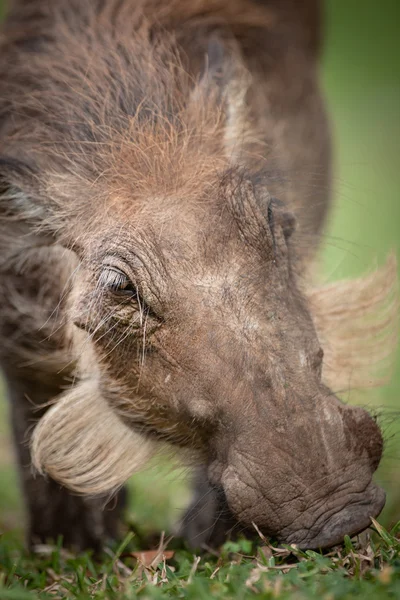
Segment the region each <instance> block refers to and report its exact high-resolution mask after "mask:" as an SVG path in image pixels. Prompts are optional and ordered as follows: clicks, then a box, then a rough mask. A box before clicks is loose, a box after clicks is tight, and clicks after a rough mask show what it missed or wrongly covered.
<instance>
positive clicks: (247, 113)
mask: <svg viewBox="0 0 400 600" xmlns="http://www.w3.org/2000/svg"><path fill="white" fill-rule="evenodd" d="M319 18H320V17H319V3H318V2H316V1H313V0H302V1H295V0H285V1H283V0H282V1H279V2H278V1H277V0H265V1H264V2H261V1H260V2H256V1H255V0H232V1H231V2H229V3H228V2H223V1H222V0H196V1H194V2H186V1H185V2H183V1H182V0H179V1H178V0H175V1H173V2H164V1H162V0H140V1H139V0H138V1H136V2H134V1H133V0H124V1H122V2H117V0H90V1H88V2H85V3H82V2H78V0H68V1H66V2H65V1H63V2H61V0H57V1H54V2H47V1H45V0H31V1H30V2H28V1H23V0H20V1H19V2H17V3H16V4H15V7H14V10H13V11H12V12H11V15H10V17H9V19H8V21H7V25H6V27H5V29H4V33H3V36H2V39H1V45H2V49H1V55H2V58H1V62H0V77H1V78H2V82H3V84H2V85H3V87H2V92H1V97H0V177H1V182H2V183H1V187H2V190H1V191H2V195H1V199H0V211H1V212H0V214H1V221H0V249H1V250H2V254H1V256H2V259H1V263H0V269H1V273H2V282H1V286H0V302H1V314H0V333H1V336H2V339H3V340H4V346H3V348H4V350H3V352H2V363H3V366H4V370H5V373H6V377H7V380H8V384H9V387H10V390H11V392H12V395H13V406H14V409H13V410H14V413H15V416H14V423H15V431H16V439H17V441H18V442H20V443H21V441H22V440H23V439H24V438H25V436H26V434H27V428H28V424H29V423H30V419H31V416H30V412H31V410H29V409H28V406H27V400H26V397H27V396H29V390H30V386H33V387H32V390H34V393H33V397H31V398H30V401H31V403H33V404H36V405H38V406H39V407H40V414H42V413H44V416H42V418H41V420H40V422H39V425H38V426H37V428H36V429H35V432H34V434H33V437H32V445H31V448H32V459H33V462H34V464H35V466H36V467H37V469H38V470H39V471H41V472H42V473H48V474H49V475H50V476H51V477H53V478H54V479H55V480H57V481H60V482H61V483H63V484H64V485H65V486H67V487H68V488H69V489H72V490H75V491H77V492H80V493H86V494H99V493H104V492H109V491H110V490H115V489H116V488H118V487H119V486H120V485H121V484H122V483H123V482H124V481H125V480H126V478H127V477H128V476H129V475H130V474H131V473H132V472H133V471H135V470H137V469H138V468H140V467H141V466H143V464H144V463H145V462H146V461H147V459H148V458H149V457H150V456H152V455H153V453H154V452H157V451H159V450H160V449H164V448H165V445H166V443H168V444H170V445H172V446H173V447H174V448H175V449H177V450H178V452H179V454H180V455H181V456H184V457H185V458H186V460H189V461H190V462H191V463H192V464H193V463H194V464H200V465H202V469H203V470H204V469H205V470H206V472H207V478H208V481H209V482H210V483H211V484H212V485H213V486H215V487H218V486H219V487H222V489H223V494H224V496H223V500H222V501H221V502H222V504H224V503H225V504H226V503H227V504H228V506H229V510H231V511H232V512H233V513H234V518H236V519H238V520H239V521H240V522H241V523H243V524H245V525H247V526H249V525H251V523H252V522H253V521H255V522H257V525H259V526H260V527H262V528H263V529H264V531H265V532H266V533H271V534H273V535H277V536H278V537H280V538H281V539H283V540H289V541H292V542H296V543H300V544H301V545H304V546H305V547H309V546H311V547H313V546H314V545H315V544H317V545H329V544H330V543H333V542H334V541H336V540H338V541H340V539H341V538H342V537H343V535H344V533H352V531H355V530H356V529H357V528H362V527H365V526H367V524H368V522H369V521H368V518H369V514H370V513H371V514H372V513H374V514H376V513H377V512H378V511H379V510H380V508H381V506H382V495H381V492H379V490H377V489H376V488H375V487H374V486H373V484H372V483H371V476H372V472H373V470H374V469H375V468H376V466H377V464H378V462H379V458H380V455H381V450H382V440H381V436H380V433H379V431H378V429H377V427H376V425H375V423H374V422H373V421H372V420H371V419H370V417H369V416H368V415H367V413H364V412H361V413H360V412H359V411H358V409H351V408H348V407H344V406H343V405H342V404H340V402H339V401H338V400H337V399H336V398H335V397H334V396H333V394H332V393H331V392H330V391H329V389H328V388H327V387H325V384H328V385H330V386H331V387H333V389H335V390H337V389H338V388H341V387H346V386H347V387H348V385H349V384H350V383H351V385H359V384H360V383H361V384H368V385H370V384H371V381H372V380H373V377H374V373H373V370H374V368H375V365H376V363H381V362H382V361H383V362H385V361H387V358H388V357H389V356H390V353H391V350H392V348H393V347H394V344H395V342H396V339H395V338H396V336H395V335H394V333H393V329H392V324H393V322H394V321H396V319H397V308H398V305H397V296H396V292H395V279H396V278H395V262H394V259H391V260H390V261H389V262H388V264H387V265H386V267H384V268H383V269H382V270H378V271H376V273H374V274H372V275H369V276H367V277H366V278H364V279H359V280H357V281H353V282H351V283H346V282H340V283H335V284H332V285H329V286H325V287H323V288H321V287H316V286H315V285H314V284H311V283H310V281H309V279H308V272H309V270H310V264H311V262H312V260H313V258H314V254H315V250H316V248H317V246H318V243H319V240H320V236H321V232H322V228H323V224H324V222H325V218H326V214H327V210H328V206H329V180H330V142H329V131H328V126H327V122H326V118H325V114H324V108H323V102H322V100H321V97H320V94H319V91H318V84H317V80H316V68H317V66H316V59H317V56H318V51H319V39H320V29H319ZM295 223H296V226H295ZM121 286H122V287H121ZM125 286H128V288H127V290H128V291H129V290H130V291H129V293H128V295H126V293H125V292H126V290H125V292H124V289H125ZM129 286H130V287H129ZM115 287H116V288H117V289H114V288H115ZM314 325H315V328H316V331H315V329H314ZM317 333H318V337H317ZM377 338H378V340H379V343H376V339H377ZM320 343H321V344H322V346H323V348H324V350H325V361H324V363H323V368H322V354H321V351H320ZM371 346H373V352H371V351H370V348H371ZM321 370H322V380H321ZM377 376H378V377H379V381H380V373H379V372H378V373H377ZM17 382H23V385H21V386H20V387H18V385H17ZM33 384H34V385H33ZM65 388H67V389H65ZM16 390H18V391H16ZM60 394H61V395H60ZM53 403H54V406H52V407H50V408H49V409H48V410H47V411H46V410H45V409H46V408H47V407H48V405H49V404H53ZM22 414H23V416H20V415H22ZM365 431H368V435H367V436H365V435H364V433H363V432H365ZM266 432H268V435H266ZM288 440H289V441H288ZM338 440H341V443H340V444H339V445H338ZM338 446H339V447H338ZM249 457H250V458H249ZM21 460H22V454H21ZM260 465H263V468H261V467H260ZM267 465H268V468H267V467H266V466H267ZM338 472H340V473H341V475H340V477H338V475H337V473H338ZM24 473H25V474H24V482H25V483H24V485H25V489H26V493H27V495H28V497H29V498H32V489H33V487H34V480H33V479H32V475H31V474H30V473H28V472H27V471H26V470H25V472H24ZM249 474H250V475H249ZM249 477H250V480H249ZM253 480H254V481H255V482H256V485H254V482H253ZM39 481H44V480H43V479H39ZM293 481H295V482H296V484H295V486H294V485H293V484H292V483H291V482H293ZM342 484H343V485H344V486H345V489H347V490H348V492H347V493H348V495H347V496H346V495H344V496H345V498H348V500H346V499H344V500H343V498H341V504H340V506H339V505H337V503H338V500H337V494H336V490H337V489H338V487H340V485H342ZM38 485H39V487H40V485H41V484H38ZM207 485H208V483H207ZM346 486H347V487H346ZM36 487H37V485H36ZM203 487H204V485H203ZM293 487H296V488H297V489H298V490H299V493H300V490H301V493H300V496H297V495H296V494H295V495H294V496H293ZM42 489H43V497H40V493H39V494H37V491H36V495H37V497H38V499H39V500H38V501H39V502H41V503H46V502H51V499H49V498H48V494H49V492H48V490H47V488H45V486H44V484H43V488H42ZM270 490H272V491H271V494H272V493H275V494H276V495H275V496H273V497H272V499H269V494H270ZM63 494H64V495H63V497H62V498H63V499H62V500H61V503H62V502H65V503H70V502H72V503H73V505H74V507H75V504H74V503H75V502H78V500H77V499H76V498H74V497H73V496H70V494H69V492H68V491H67V490H64V492H63ZM71 498H73V500H71ZM33 502H34V501H33ZM221 502H220V501H219V500H218V502H215V503H214V502H211V504H212V505H214V506H220V504H221ZM368 502H369V503H370V505H369V504H368ZM274 506H275V507H276V506H281V509H280V510H276V509H275V508H274ZM363 507H364V508H363ZM365 507H366V508H365ZM34 508H35V506H34V507H33V509H31V514H32V515H37V514H38V513H39V512H40V511H37V510H34ZM74 510H75V508H74ZM96 510H98V509H97V508H96V509H95V511H96ZM321 511H322V513H323V514H325V513H326V514H327V515H328V516H327V518H326V522H324V523H323V524H322V525H318V526H317V525H316V524H315V523H318V522H319V521H318V518H319V517H318V515H320V514H321ZM368 511H370V513H369V512H368ZM83 514H84V517H83V518H85V519H86V516H85V514H86V513H85V511H83ZM95 514H97V513H95ZM294 515H297V517H296V518H295V516H294ZM332 515H333V516H332ZM37 519H39V522H38V521H37ZM99 519H100V520H101V516H99ZM297 520H299V525H293V526H292V525H291V523H295V524H296V523H297ZM347 522H349V523H350V525H349V526H348V527H349V528H350V529H348V530H346V531H342V529H343V525H341V523H347ZM224 527H225V525H224ZM31 531H32V535H33V537H34V535H35V532H36V534H38V532H39V534H38V535H39V537H40V535H42V534H40V532H41V531H43V528H42V527H41V523H40V517H37V516H35V517H32V523H31ZM103 531H104V527H103V528H102V527H100V528H99V529H98V532H99V533H98V534H97V533H96V535H95V536H94V538H95V539H96V540H98V539H100V538H101V536H102V535H103ZM305 531H306V533H304V532H305ZM56 533H57V523H56V522H55V523H54V526H53V527H52V530H51V532H50V535H51V534H53V535H56ZM112 533H115V532H112ZM186 533H187V535H189V537H191V534H190V533H188V531H186ZM42 537H43V535H42ZM67 541H68V539H67ZM72 541H73V540H72ZM191 541H192V543H195V542H196V540H194V539H192V538H191ZM92 542H93V539H92V538H90V540H89V541H88V542H87V543H92ZM80 543H81V545H84V544H85V540H83V541H82V542H80Z"/></svg>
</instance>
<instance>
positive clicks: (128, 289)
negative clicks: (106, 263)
mask: <svg viewBox="0 0 400 600" xmlns="http://www.w3.org/2000/svg"><path fill="white" fill-rule="evenodd" d="M99 285H100V286H101V287H104V288H106V289H107V290H108V291H110V292H112V293H113V294H120V295H124V296H130V297H134V298H138V291H137V288H136V286H135V285H134V284H133V283H132V281H130V279H129V278H128V277H127V276H126V275H125V273H123V272H122V271H120V270H119V269H115V268H113V267H107V268H106V269H104V271H102V273H101V274H100V277H99Z"/></svg>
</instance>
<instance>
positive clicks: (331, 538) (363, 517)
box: [286, 483, 386, 550]
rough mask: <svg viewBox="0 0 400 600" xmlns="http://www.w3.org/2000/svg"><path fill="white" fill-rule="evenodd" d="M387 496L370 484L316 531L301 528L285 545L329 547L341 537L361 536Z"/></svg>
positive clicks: (288, 538)
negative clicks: (359, 497)
mask: <svg viewBox="0 0 400 600" xmlns="http://www.w3.org/2000/svg"><path fill="white" fill-rule="evenodd" d="M385 501H386V494H385V492H384V491H383V490H382V489H381V488H379V487H378V486H376V485H375V484H374V483H370V485H369V486H368V488H367V489H366V490H365V492H364V494H363V499H362V500H360V501H359V502H355V503H352V504H349V505H348V506H345V507H344V508H342V509H341V510H339V511H338V512H336V513H334V514H333V515H331V516H329V518H328V520H327V521H326V522H325V523H324V524H323V526H322V528H321V529H320V530H319V531H316V532H315V531H314V529H316V528H312V529H309V530H307V529H302V530H300V531H296V532H295V533H293V534H291V535H288V537H287V540H286V542H287V543H289V544H296V545H297V546H298V547H299V548H300V549H303V550H304V549H310V550H311V549H319V548H329V547H331V546H335V545H336V544H341V543H342V542H343V539H344V536H345V535H348V536H353V535H356V534H358V533H361V532H362V531H364V530H365V529H367V528H368V527H369V526H370V525H371V517H373V518H375V517H377V516H378V515H379V513H380V512H381V511H382V509H383V507H384V506H385Z"/></svg>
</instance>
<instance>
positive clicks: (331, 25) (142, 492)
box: [0, 0, 400, 526]
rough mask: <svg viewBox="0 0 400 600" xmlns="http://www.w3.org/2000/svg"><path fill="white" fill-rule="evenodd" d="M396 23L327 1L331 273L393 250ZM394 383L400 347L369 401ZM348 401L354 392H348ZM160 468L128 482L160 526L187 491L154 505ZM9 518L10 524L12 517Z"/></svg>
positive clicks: (5, 482)
mask: <svg viewBox="0 0 400 600" xmlns="http://www.w3.org/2000/svg"><path fill="white" fill-rule="evenodd" d="M65 1H67V0H65ZM82 1H84V0H82ZM188 1H190V0H188ZM227 1H228V0H227ZM3 9H4V0H0V15H1V13H2V11H3ZM399 23H400V2H399V1H398V0H382V2H381V3H377V2H376V0H327V1H326V45H325V51H324V56H323V61H322V67H321V76H322V86H323V89H324V91H325V95H326V98H327V102H328V107H329V113H330V116H331V122H332V128H333V133H334V140H335V175H334V200H335V203H334V207H333V209H332V212H331V219H330V224H329V227H328V229H327V231H326V235H325V243H324V247H323V250H322V262H323V273H324V277H325V278H326V279H328V280H334V279H338V278H342V277H348V276H354V275H357V274H360V273H363V272H365V271H367V270H368V269H369V268H370V267H371V264H372V263H373V261H374V260H375V259H377V260H378V261H379V262H382V261H383V259H384V257H385V255H386V254H387V252H388V251H389V250H390V249H392V248H394V249H395V250H396V251H398V249H399V244H398V239H399V232H400V201H399V199H398V195H399V187H400V186H399V183H400V175H399V173H400V118H399V117H400V53H399V49H398V45H399V44H398V26H399ZM0 93H1V92H0ZM399 388H400V354H399V355H398V359H397V363H396V374H395V377H394V379H393V381H392V383H391V384H390V385H388V386H387V387H386V388H385V389H383V390H381V391H380V392H379V393H377V394H375V395H374V396H371V400H370V401H371V403H372V404H373V405H374V406H379V407H382V413H383V415H384V416H385V414H387V412H388V411H389V410H391V411H393V410H397V409H399V408H400V398H399ZM349 400H350V401H351V400H352V398H351V394H350V395H349ZM1 408H2V407H1V406H0V409H1ZM1 412H4V407H3V411H1V410H0V413H1ZM399 413H400V411H399ZM395 416H396V418H397V415H395ZM396 418H395V419H394V423H393V424H392V426H391V428H390V429H389V430H387V431H386V430H385V433H386V435H387V437H388V436H391V435H393V434H394V437H393V439H391V440H390V443H388V445H387V450H386V453H385V454H386V456H385V459H384V461H383V464H382V466H381V467H380V470H379V472H378V480H379V481H380V482H381V484H382V485H383V486H384V487H385V489H386V490H387V491H388V503H387V508H386V509H385V513H384V515H383V522H385V523H392V522H394V521H395V520H396V519H399V518H400V485H399V483H400V437H399V435H398V434H399V433H400V425H398V424H397V421H399V420H400V419H398V418H397V420H396ZM389 420H390V419H389ZM383 422H387V420H386V421H385V419H383ZM396 434H397V435H396ZM7 440H8V436H7V432H6V430H5V429H4V427H3V429H2V428H1V425H0V481H1V485H0V512H1V514H2V515H3V523H4V515H5V514H11V512H12V509H13V508H14V506H15V507H16V508H15V511H14V512H18V513H19V514H20V512H21V505H20V504H16V500H15V499H16V496H17V492H16V487H17V486H16V477H15V473H14V472H13V471H11V469H10V468H8V467H7V465H6V464H5V463H6V461H4V460H3V459H4V456H5V455H6V453H7V452H8V451H7V450H6V448H7V444H8V441H7ZM158 477H159V475H158V474H156V473H152V472H149V473H147V474H145V475H143V476H139V477H137V478H135V480H134V483H133V486H134V487H135V489H136V492H137V500H138V502H137V503H136V504H135V506H134V508H133V510H134V515H133V516H134V517H135V518H136V519H139V520H143V521H145V522H146V521H147V522H149V523H150V522H152V521H154V514H155V512H156V513H157V518H156V521H157V525H159V526H161V524H162V523H163V522H164V523H165V519H167V520H169V521H170V520H171V518H172V516H175V511H174V509H173V508H172V507H173V505H174V501H170V500H167V499H166V496H167V495H170V494H173V491H174V489H175V490H178V491H177V492H176V491H175V496H176V495H178V496H179V498H180V500H182V497H183V496H184V495H185V494H183V492H182V484H181V482H179V484H177V485H176V486H174V485H172V483H171V481H170V480H169V483H168V484H167V486H165V485H164V486H163V494H161V495H160V502H156V503H155V504H154V505H152V504H151V503H150V502H149V498H152V497H153V498H154V494H153V490H154V489H155V487H156V486H160V484H159V482H157V481H156V480H157V479H158ZM5 491H6V492H7V493H5ZM164 492H165V493H164ZM182 494H183V496H182ZM10 498H13V500H12V501H11V500H10ZM5 507H8V510H7V511H6V510H5ZM141 507H142V508H141ZM152 515H153V516H152ZM1 521H2V519H1V518H0V523H1ZM7 521H8V523H14V522H15V516H14V518H13V519H10V520H9V519H8V518H7Z"/></svg>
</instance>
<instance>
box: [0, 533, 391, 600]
mask: <svg viewBox="0 0 400 600" xmlns="http://www.w3.org/2000/svg"><path fill="white" fill-rule="evenodd" d="M373 529H374V532H373V534H372V535H368V536H364V537H363V541H362V542H360V539H358V540H357V541H356V542H354V541H351V540H350V539H349V538H346V540H345V544H344V546H343V547H342V548H336V549H334V550H332V551H331V552H329V553H326V554H322V553H318V552H312V551H306V552H302V551H300V550H298V549H296V548H295V547H294V546H285V547H283V548H277V547H274V546H272V545H271V544H268V543H267V542H265V541H264V542H263V543H264V544H265V545H264V546H261V547H258V548H257V547H255V546H254V545H253V544H252V543H251V542H249V541H248V540H245V539H242V540H240V541H238V542H235V543H233V542H228V543H226V544H225V545H224V546H223V547H222V549H221V551H220V553H219V554H204V555H202V556H195V555H193V554H192V553H191V552H189V551H187V550H184V549H176V550H175V551H174V550H169V549H168V548H166V544H164V543H163V540H161V543H160V546H159V547H158V548H157V549H156V550H154V551H147V552H140V551H138V548H137V544H136V541H135V537H134V535H133V534H129V535H128V536H127V537H126V539H125V540H124V542H123V543H122V544H121V545H120V546H118V547H114V548H110V549H108V550H107V551H106V552H105V554H104V556H102V557H101V559H97V560H96V559H95V558H94V557H93V556H92V555H91V554H90V553H84V554H80V555H73V554H71V553H70V552H67V551H66V550H64V549H63V548H62V547H61V544H60V543H59V544H58V545H57V546H53V547H52V546H39V547H37V549H36V554H30V555H29V554H27V553H26V552H25V551H24V550H23V548H22V547H21V546H20V545H19V543H18V542H17V541H16V540H15V538H13V537H12V536H10V535H9V534H7V535H6V534H5V535H3V536H2V538H1V539H0V598H1V600H25V599H26V600H32V599H33V598H40V599H41V600H47V599H50V598H52V599H54V598H71V599H76V600H86V599H89V598H93V599H99V600H100V599H106V598H107V599H113V598H115V599H121V600H125V599H127V600H128V599H131V598H143V599H157V598H187V599H193V600H203V599H204V600H208V599H209V598H215V599H217V600H218V599H219V598H237V599H246V598H253V597H257V598H263V599H264V598H265V599H269V598H280V599H281V600H285V599H287V598H294V597H295V598H296V599H299V600H302V599H304V600H309V599H313V598H315V599H317V598H318V599H323V600H336V599H338V600H339V599H340V600H346V599H347V598H348V599H351V598H357V597H360V598H363V599H367V598H379V599H380V600H383V599H385V598H395V597H396V598H398V597H399V596H400V540H399V537H398V532H399V531H400V522H399V523H398V524H397V525H396V526H395V527H394V528H393V529H392V531H390V532H388V531H387V530H386V529H384V528H383V527H382V526H380V525H379V524H378V523H376V522H375V526H374V528H373Z"/></svg>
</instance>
